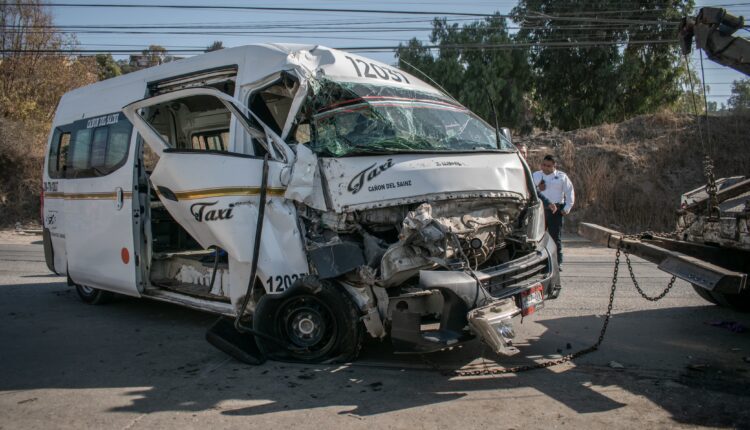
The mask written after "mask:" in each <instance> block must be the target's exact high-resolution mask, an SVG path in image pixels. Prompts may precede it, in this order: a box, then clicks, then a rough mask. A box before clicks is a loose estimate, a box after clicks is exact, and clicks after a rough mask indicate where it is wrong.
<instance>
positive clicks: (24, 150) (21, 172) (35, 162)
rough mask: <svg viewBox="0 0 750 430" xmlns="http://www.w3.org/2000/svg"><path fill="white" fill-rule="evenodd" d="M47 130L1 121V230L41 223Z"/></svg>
mask: <svg viewBox="0 0 750 430" xmlns="http://www.w3.org/2000/svg"><path fill="white" fill-rule="evenodd" d="M46 140H47V130H46V129H34V128H29V127H25V126H23V125H22V123H21V122H17V121H10V120H7V119H2V118H0V227H3V226H11V225H15V223H17V222H21V223H38V222H39V216H40V215H39V203H40V201H39V195H40V193H41V189H42V166H43V165H44V148H45V146H46Z"/></svg>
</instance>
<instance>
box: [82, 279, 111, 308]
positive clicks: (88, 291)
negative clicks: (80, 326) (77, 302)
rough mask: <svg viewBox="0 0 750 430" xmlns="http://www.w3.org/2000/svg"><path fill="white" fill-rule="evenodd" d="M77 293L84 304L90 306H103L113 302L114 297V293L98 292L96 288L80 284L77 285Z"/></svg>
mask: <svg viewBox="0 0 750 430" xmlns="http://www.w3.org/2000/svg"><path fill="white" fill-rule="evenodd" d="M76 292H77V293H78V297H80V298H81V300H82V301H83V302H84V303H88V304H90V305H103V304H105V303H107V302H109V301H111V300H112V298H113V297H114V293H111V292H109V291H104V290H98V289H96V288H92V287H85V286H82V285H78V284H76Z"/></svg>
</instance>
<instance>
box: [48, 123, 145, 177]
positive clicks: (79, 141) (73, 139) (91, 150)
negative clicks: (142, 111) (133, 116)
mask: <svg viewBox="0 0 750 430" xmlns="http://www.w3.org/2000/svg"><path fill="white" fill-rule="evenodd" d="M65 128H70V129H71V130H72V131H71V132H70V133H66V134H67V135H68V139H67V140H68V142H70V143H65V145H63V144H62V140H61V144H60V145H59V149H58V150H57V151H58V153H57V154H53V150H54V149H55V147H54V145H53V147H52V149H51V150H50V166H52V157H53V156H54V157H56V158H57V160H58V161H57V165H56V166H57V169H58V172H59V173H58V175H59V176H58V177H65V178H69V179H70V178H92V177H96V176H103V175H107V174H109V173H112V172H114V171H115V170H117V169H118V168H119V167H120V166H122V165H123V163H124V162H125V161H126V160H127V158H128V148H129V147H130V136H131V134H132V130H133V127H132V125H131V124H130V122H128V120H127V119H125V118H124V117H123V116H122V115H120V114H110V115H105V116H101V117H97V118H92V119H84V120H80V121H76V122H75V123H73V124H71V125H70V126H67V127H65ZM63 146H64V148H65V151H63ZM58 154H59V155H58ZM50 169H52V167H50Z"/></svg>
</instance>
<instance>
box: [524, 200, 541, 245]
mask: <svg viewBox="0 0 750 430" xmlns="http://www.w3.org/2000/svg"><path fill="white" fill-rule="evenodd" d="M526 219H527V224H526V237H528V239H529V240H530V241H534V242H539V241H540V240H542V237H544V231H545V225H544V208H543V207H542V204H541V202H538V203H537V204H536V205H535V206H530V207H529V212H528V215H527V218H526Z"/></svg>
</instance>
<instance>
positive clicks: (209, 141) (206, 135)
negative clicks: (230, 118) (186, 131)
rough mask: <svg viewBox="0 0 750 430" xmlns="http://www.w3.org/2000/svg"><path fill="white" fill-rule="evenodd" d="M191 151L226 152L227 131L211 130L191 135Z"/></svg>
mask: <svg viewBox="0 0 750 430" xmlns="http://www.w3.org/2000/svg"><path fill="white" fill-rule="evenodd" d="M191 140H192V144H193V149H204V150H206V149H207V150H210V151H226V150H227V144H228V143H229V130H211V131H201V132H196V133H193V137H192V139H191Z"/></svg>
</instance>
